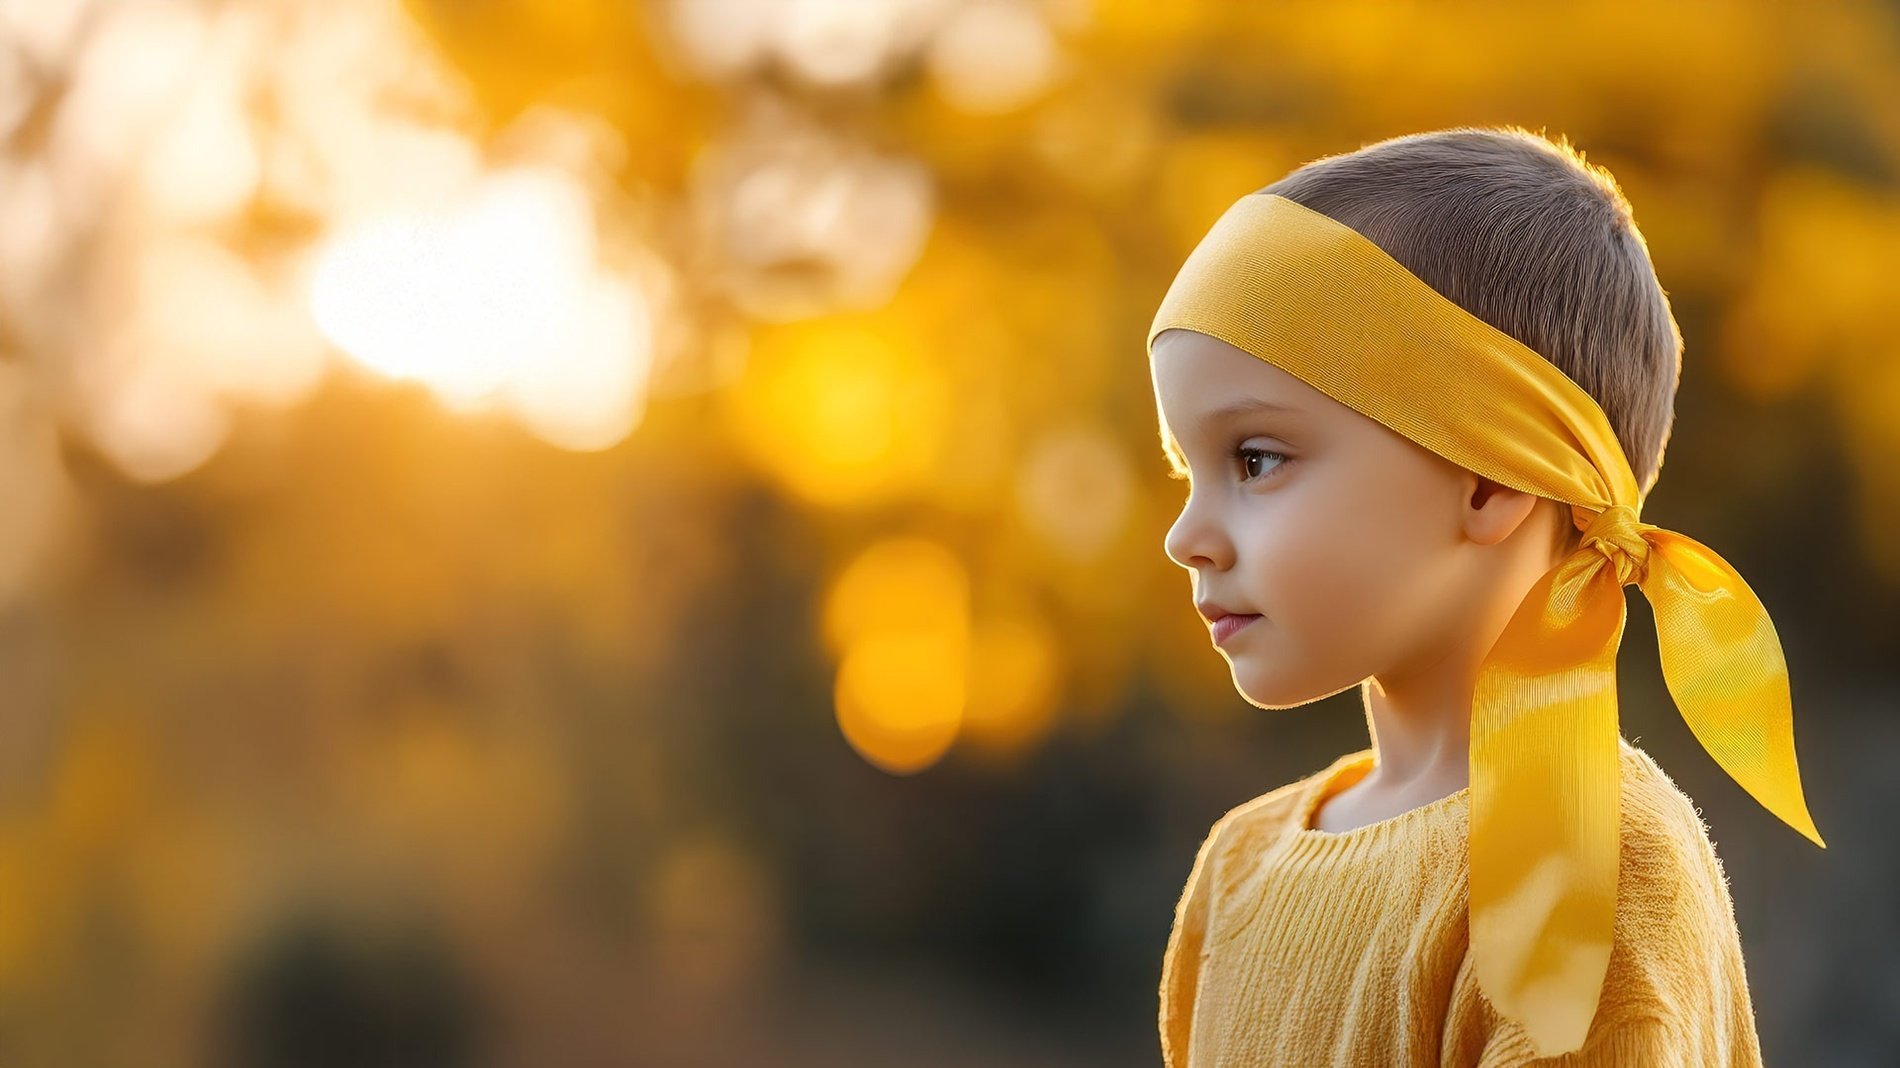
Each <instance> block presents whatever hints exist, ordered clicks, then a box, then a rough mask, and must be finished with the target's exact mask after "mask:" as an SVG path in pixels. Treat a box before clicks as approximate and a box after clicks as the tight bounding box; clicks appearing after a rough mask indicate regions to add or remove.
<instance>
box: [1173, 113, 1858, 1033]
mask: <svg viewBox="0 0 1900 1068" xmlns="http://www.w3.org/2000/svg"><path fill="white" fill-rule="evenodd" d="M1148 344H1149V350H1150V361H1151V367H1150V370H1151V372H1152V374H1153V378H1154V388H1155V397H1156V403H1157V410H1158V415H1159V418H1160V422H1161V438H1162V444H1163V448H1164V450H1165V451H1166V452H1167V454H1168V457H1169V459H1170V462H1171V463H1172V465H1173V466H1174V468H1175V476H1176V477H1178V478H1183V479H1186V480H1187V481H1188V496H1187V501H1186V504H1185V507H1184V509H1183V511H1182V512H1181V515H1180V517H1179V519H1178V520H1177V521H1176V522H1175V524H1174V526H1173V528H1172V529H1171V530H1170V531H1169V532H1168V536H1167V543H1166V548H1167V552H1168V555H1169V556H1170V557H1171V558H1172V559H1173V560H1174V561H1175V562H1176V563H1178V564H1180V565H1181V566H1182V567H1184V568H1186V569H1188V570H1189V571H1190V572H1192V573H1193V575H1194V576H1195V591H1194V593H1195V598H1196V604H1197V606H1198V607H1199V608H1200V610H1201V612H1202V614H1203V615H1205V616H1207V617H1208V618H1209V620H1210V621H1211V622H1212V624H1213V640H1214V641H1215V643H1216V644H1217V645H1218V646H1219V648H1220V650H1221V652H1222V654H1223V655H1224V656H1225V657H1226V659H1227V661H1228V663H1229V665H1230V667H1231V669H1232V673H1233V679H1234V684H1235V686H1236V687H1237V688H1238V689H1239V690H1240V692H1241V694H1242V695H1243V696H1244V697H1245V698H1246V699H1247V700H1248V701H1249V702H1250V703H1253V704H1255V705H1258V706H1260V707H1263V708H1288V707H1292V706H1295V705H1300V704H1305V703H1307V702H1310V701H1314V700H1317V699H1319V698H1322V697H1326V696H1329V695H1331V694H1334V693H1338V692H1340V691H1341V690H1344V689H1345V688H1347V687H1349V686H1353V685H1358V686H1359V687H1360V694H1361V697H1362V700H1363V701H1364V704H1365V708H1366V716H1367V722H1368V725H1369V727H1370V731H1371V742H1372V747H1371V748H1369V749H1366V750H1362V751H1359V752H1355V753H1350V754H1347V755H1344V756H1341V757H1340V758H1339V759H1337V760H1335V761H1334V762H1333V763H1332V764H1331V765H1330V766H1329V767H1327V768H1325V769H1324V770H1322V771H1319V772H1317V773H1316V774H1313V775H1310V776H1307V777H1306V778H1303V779H1300V780H1299V781H1297V782H1293V783H1290V784H1288V785H1285V786H1282V787H1280V788H1279V789H1276V790H1273V791H1272V792H1270V793H1267V794H1265V795H1263V796H1260V797H1257V798H1254V799H1253V800H1251V801H1247V802H1246V803H1244V804H1241V805H1239V806H1237V807H1235V808H1233V809H1231V810H1229V811H1228V812H1227V813H1226V814H1225V815H1224V816H1222V817H1221V818H1220V819H1219V820H1218V821H1216V822H1215V824H1214V826H1213V828H1212V829H1211V831H1210V832H1209V833H1208V835H1207V837H1206V840H1205V841H1204V842H1203V843H1202V845H1201V848H1200V851H1199V854H1198V856H1197V857H1196V859H1195V861H1194V865H1193V869H1192V872H1191V874H1190V875H1189V877H1188V880H1187V886H1186V888H1185V890H1184V891H1183V893H1182V895H1181V899H1180V904H1179V906H1178V908H1177V910H1176V913H1175V919H1174V927H1173V930H1172V932H1171V934H1170V936H1169V939H1168V946H1167V950H1166V954H1165V956H1164V958H1163V962H1162V973H1161V983H1160V995H1161V1007H1160V1029H1161V1046H1162V1054H1163V1060H1164V1062H1165V1064H1166V1065H1167V1066H1168V1068H1215V1066H1217V1065H1266V1064H1289V1065H1319V1064H1328V1065H1348V1064H1350V1065H1360V1064H1365V1065H1435V1064H1443V1065H1480V1064H1482V1065H1502V1064H1521V1063H1525V1062H1527V1061H1530V1060H1532V1059H1535V1058H1554V1059H1552V1060H1550V1061H1547V1062H1544V1063H1554V1064H1569V1065H1585V1064H1589V1065H1612V1064H1615V1065H1677V1064H1696V1065H1704V1064H1707V1065H1728V1064H1759V1063H1760V1061H1761V1053H1760V1048H1759V1043H1758V1040H1757V1037H1756V1033H1755V1022H1754V1012H1753V1005H1752V1002H1751V1000H1750V995H1749V990H1748V983H1747V975H1746V972H1745V969H1744V967H1743V961H1742V952H1741V943H1740V938H1739V936H1738V933H1737V931H1736V926H1735V919H1734V913H1733V909H1732V905H1731V901H1730V898H1729V893H1728V886H1727V882H1726V880H1725V876H1724V874H1723V871H1722V867H1721V864H1720V861H1719V860H1718V859H1717V857H1716V855H1715V852H1714V849H1713V847H1712V845H1711V843H1710V841H1709V838H1708V835H1707V832H1706V830H1705V828H1704V826H1703V824H1702V821H1701V818H1700V816H1699V814H1698V812H1697V810H1696V809H1695V807H1694V806H1693V804H1692V803H1691V802H1690V800H1689V799H1688V798H1687V797H1686V796H1685V795H1684V794H1683V793H1682V792H1681V791H1680V790H1679V789H1678V788H1677V787H1676V786H1675V784H1674V783H1673V782H1672V781H1671V780H1670V779H1669V777H1668V776H1667V775H1665V774H1664V773H1663V772H1662V770H1661V769H1660V768H1658V767H1657V765H1656V764H1655V763H1654V762H1653V761H1652V760H1651V759H1650V757H1649V756H1648V755H1647V754H1646V753H1644V752H1643V751H1642V750H1640V749H1638V748H1636V747H1635V746H1633V745H1631V744H1630V743H1629V742H1628V741H1627V740H1626V739H1624V738H1623V737H1622V735H1621V733H1620V731H1619V729H1618V727H1617V709H1616V685H1615V665H1616V651H1617V647H1618V644H1619V642H1620V640H1621V638H1622V632H1623V622H1624V614H1625V600H1624V593H1623V587H1624V586H1625V585H1627V584H1636V585H1638V586H1639V587H1640V588H1641V589H1642V591H1643V593H1644V595H1645V597H1646V598H1647V599H1648V600H1649V601H1650V603H1651V605H1652V607H1653V608H1654V611H1655V616H1656V625H1657V635H1658V642H1659V646H1660V652H1661V659H1662V665H1663V673H1664V676H1665V678H1666V680H1667V682H1668V685H1669V690H1670V693H1671V695H1672V696H1673V697H1674V699H1675V702H1676V704H1677V706H1678V707H1679V708H1680V709H1681V711H1682V714H1683V716H1684V718H1685V719H1686V720H1687V721H1688V722H1689V725H1690V727H1691V728H1692V730H1693V731H1694V733H1695V735H1696V737H1697V738H1698V739H1699V740H1700V741H1701V742H1702V744H1703V746H1704V747H1705V748H1707V749H1708V751H1709V752H1710V754H1711V755H1712V756H1713V757H1714V758H1715V759H1716V760H1717V761H1718V762H1719V763H1720V764H1721V765H1722V766H1723V767H1724V768H1725V769H1726V770H1727V771H1728V772H1729V773H1730V775H1732V776H1733V777H1734V778H1735V779H1736V780H1737V781H1738V782H1739V783H1740V784H1741V785H1742V786H1743V787H1744V788H1745V789H1747V790H1748V791H1749V792H1750V793H1751V794H1752V795H1753V796H1755V797H1756V798H1757V799H1758V800H1759V801H1761V803H1762V804H1763V805H1764V806H1766V807H1767V808H1768V809H1769V810H1770V811H1771V812H1773V813H1774V814H1775V815H1776V816H1778V817H1779V818H1781V819H1782V820H1784V821H1785V822H1787V823H1788V824H1789V825H1790V826H1792V827H1794V828H1795V829H1796V830H1798V831H1800V832H1801V833H1803V834H1805V835H1807V836H1808V837H1809V838H1811V839H1812V840H1813V841H1814V842H1815V843H1816V844H1823V843H1822V842H1821V837H1820V834H1819V832H1818V831H1816V830H1815V829H1814V825H1813V822H1812V820H1811V819H1810V818H1809V816H1808V812H1807V806H1806V801H1805V799H1804V798H1803V795H1802V790H1801V781H1800V776H1799V771H1798V769H1797V766H1796V762H1795V754H1794V740H1793V733H1792V717H1791V712H1790V708H1789V690H1788V679H1787V669H1786V665H1785V663H1784V661H1783V660H1782V655H1781V647H1780V644H1779V641H1778V639H1777V638H1776V637H1775V632H1774V627H1773V624H1772V623H1771V622H1770V620H1769V618H1768V616H1767V613H1766V612H1765V611H1764V610H1763V608H1762V606H1761V603H1760V601H1759V600H1757V599H1756V597H1755V595H1754V594H1753V592H1752V591H1750V590H1749V588H1748V585H1747V584H1746V583H1745V582H1743V581H1742V579H1741V577H1740V576H1739V575H1738V574H1736V573H1735V571H1734V569H1733V568H1731V567H1730V566H1729V565H1728V564H1727V562H1726V561H1724V560H1722V558H1721V557H1720V556H1718V555H1716V554H1715V553H1714V552H1713V551H1712V550H1710V549H1709V548H1708V547H1706V546H1704V545H1702V544H1700V543H1699V542H1696V541H1694V540H1693V539H1691V538H1688V537H1686V536H1684V535H1682V534H1679V533H1676V532H1674V531H1670V530H1666V529H1663V528H1661V527H1659V526H1655V525H1652V524H1649V523H1645V522H1642V521H1641V519H1640V518H1639V514H1640V511H1641V507H1642V502H1643V498H1644V496H1645V495H1646V494H1647V492H1648V490H1649V487H1650V486H1651V485H1653V484H1654V482H1655V480H1656V476H1657V474H1658V473H1659V471H1660V469H1661V464H1662V452H1663V447H1664V445H1665V443H1666V441H1667V439H1668V437H1669V430H1670V423H1671V420H1672V416H1673V405H1674V394H1675V389H1676V381H1677V377H1678V373H1679V372H1678V368H1679V366H1680V364H1679V353H1680V347H1681V339H1680V335H1679V333H1678V331H1677V328H1676V324H1675V320H1674V318H1673V316H1672V314H1671V312H1670V309H1669V302H1668V300H1667V298H1666V297H1665V295H1664V292H1663V289H1662V287H1661V286H1660V284H1659V283H1658V282H1657V280H1656V277H1655V274H1654V272H1653V270H1652V268H1651V265H1650V262H1649V257H1648V251H1647V248H1646V246H1645V244H1644V241H1643V239H1642V237H1641V235H1640V234H1639V233H1638V231H1637V229H1636V226H1635V223H1634V222H1633V221H1632V219H1631V217H1630V209H1629V205H1628V203H1627V201H1626V200H1625V199H1624V198H1623V195H1622V193H1621V192H1620V191H1619V190H1618V188H1617V186H1616V183H1615V181H1614V180H1613V179H1612V178H1611V177H1610V176H1609V174H1608V173H1607V172H1605V171H1603V170H1602V169H1601V168H1598V167H1596V166H1594V165H1590V164H1586V163H1585V162H1584V160H1583V159H1582V157H1581V155H1579V154H1577V153H1576V152H1575V151H1574V150H1572V149H1571V148H1570V147H1569V146H1568V145H1564V144H1555V143H1552V142H1550V141H1548V140H1546V139H1545V138H1543V137H1541V136H1539V135H1537V134H1533V133H1530V132H1529V131H1525V130H1521V129H1518V128H1515V127H1507V128H1473V127H1464V128H1459V129H1453V130H1443V131H1436V132H1430V133H1424V134H1416V135H1411V136H1406V137H1399V138H1394V139H1391V140H1388V141H1382V142H1379V143H1377V144H1373V145H1369V146H1367V147H1365V148H1362V149H1360V150H1358V151H1356V152H1351V153H1346V154H1343V155H1339V156H1332V157H1327V158H1324V159H1320V160H1317V161H1314V162H1312V163H1309V164H1307V165H1306V166H1304V167H1301V168H1300V169H1299V170H1297V171H1295V172H1293V173H1292V174H1291V175H1289V176H1287V177H1286V178H1283V179H1282V180H1280V181H1279V182H1276V183H1274V184H1273V185H1270V186H1268V187H1267V188H1266V189H1264V190H1262V191H1261V192H1259V193H1256V194H1253V195H1250V196H1247V197H1243V198H1241V200H1240V201H1239V202H1237V203H1236V204H1235V205H1234V206H1233V207H1232V208H1230V209H1229V210H1228V211H1227V213H1226V214H1225V215H1223V216H1222V217H1221V219H1220V220H1219V221H1218V222H1217V223H1216V224H1215V226H1214V228H1213V229H1212V230H1211V231H1210V232H1209V234H1208V235H1207V237H1206V238H1204V239H1203V240H1202V242H1201V244H1200V245H1199V246H1198V247H1197V248H1196V249H1195V250H1194V252H1193V254H1192V255H1191V256H1190V257H1189V258H1188V261H1187V263H1186V264H1185V265H1184V266H1183V267H1182V269H1181V272H1180V274H1179V275H1178V276H1177V277H1176V279H1175V281H1174V284H1173V285H1172V286H1171V287H1170V289H1169V291H1168V294H1167V296H1166V298H1165V299H1164V300H1163V302H1162V305H1161V308H1160V310H1159V311H1158V313H1157V314H1156V316H1155V320H1154V324H1153V326H1152V327H1151V329H1150V331H1149V335H1148Z"/></svg>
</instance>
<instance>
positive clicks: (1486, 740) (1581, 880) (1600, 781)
mask: <svg viewBox="0 0 1900 1068" xmlns="http://www.w3.org/2000/svg"><path fill="white" fill-rule="evenodd" d="M1625 608H1626V606H1625V602H1624V598H1623V588H1622V586H1621V585H1620V584H1618V582H1617V580H1616V573H1615V571H1614V569H1613V568H1611V567H1610V566H1609V563H1608V561H1607V560H1606V559H1605V557H1604V556H1603V554H1601V553H1599V552H1596V551H1594V550H1586V551H1582V552H1577V553H1573V554H1571V555H1570V556H1569V557H1567V558H1565V559H1564V560H1563V561H1562V562H1560V563H1559V564H1557V565H1556V566H1555V567H1553V568H1552V569H1551V570H1550V571H1548V572H1546V573H1545V574H1544V576H1543V577H1541V578H1540V579H1538V582H1537V584H1536V585H1535V586H1533V587H1532V588H1531V590H1530V592H1529V593H1528V594H1527V595H1526V596H1525V598H1524V601H1523V603H1522V604H1520V605H1519V606H1518V609H1517V611H1516V613H1515V614H1514V615H1513V616H1512V618H1511V621H1510V623H1509V624H1507V625H1506V627H1505V629H1504V632H1503V634H1502V635H1500V637H1499V639H1498V642H1497V644H1496V645H1494V646H1493V647H1492V649H1491V652H1490V653H1489V654H1487V656H1486V658H1485V661H1484V663H1483V664H1482V665H1481V666H1480V668H1479V672H1478V679H1477V689H1476V693H1475V695H1474V698H1473V709H1474V715H1473V720H1472V725H1471V806H1470V840H1469V844H1468V850H1469V855H1470V871H1471V888H1470V931H1471V953H1472V958H1473V967H1474V969H1475V971H1476V974H1477V977H1478V984H1479V987H1480V989H1482V990H1483V991H1484V993H1485V995H1486V996H1487V997H1489V998H1490V999H1491V1001H1492V1003H1493V1004H1494V1005H1496V1006H1497V1008H1498V1009H1499V1011H1500V1012H1502V1013H1503V1014H1504V1015H1505V1016H1506V1017H1509V1018H1511V1019H1513V1020H1515V1021H1517V1022H1518V1023H1519V1024H1521V1025H1522V1026H1523V1027H1524V1029H1525V1031H1526V1032H1527V1034H1528V1035H1529V1036H1530V1038H1531V1040H1532V1042H1533V1043H1534V1044H1535V1045H1536V1046H1537V1048H1538V1050H1539V1053H1540V1054H1541V1055H1543V1056H1554V1055H1556V1054H1558V1053H1563V1052H1568V1051H1570V1050H1574V1049H1577V1048H1578V1047H1580V1046H1581V1045H1582V1044H1583V1040H1584V1036H1585V1035H1586V1034H1587V1033H1588V1031H1589V1027H1590V1021H1591V1020H1592V1019H1593V1018H1594V1017H1595V1015H1596V1009H1597V999H1598V997H1599V995H1600V994H1601V992H1602V987H1603V978H1604V975H1605V973H1606V972H1607V970H1608V968H1609V961H1610V944H1611V938H1612V935H1613V932H1614V927H1615V919H1616V881H1617V861H1618V851H1617V848H1618V847H1617V841H1618V836H1617V828H1618V824H1619V822H1620V819H1621V794H1620V784H1621V781H1622V777H1621V769H1620V754H1619V751H1618V732H1617V707H1616V651H1617V646H1618V644H1619V643H1620V642H1621V641H1622V637H1623V623H1624V618H1625Z"/></svg>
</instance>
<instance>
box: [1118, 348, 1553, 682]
mask: <svg viewBox="0 0 1900 1068" xmlns="http://www.w3.org/2000/svg"><path fill="white" fill-rule="evenodd" d="M1151 370H1152V373H1153V376H1154V385H1155V397H1156V403H1157V405H1158V408H1159V415H1160V418H1161V422H1162V426H1163V429H1164V433H1165V435H1166V438H1168V439H1172V440H1173V441H1174V442H1176V443H1177V444H1178V448H1179V450H1180V453H1179V454H1178V456H1177V457H1175V458H1174V459H1173V462H1175V463H1177V464H1185V467H1186V471H1185V474H1186V477H1187V480H1188V481H1187V485H1188V495H1187V500H1186V502H1185V505H1184V507H1183V508H1182V511H1181V514H1180V517H1179V518H1178V519H1176V520H1175V522H1174V525H1173V527H1172V528H1171V529H1170V530H1169V531H1168V535H1167V540H1166V549H1167V553H1168V556H1169V557H1170V558H1171V559H1173V560H1174V562H1175V563H1177V564H1180V565H1181V566H1182V567H1184V568H1187V569H1188V570H1189V571H1191V572H1193V574H1194V576H1195V577H1194V598H1195V600H1197V601H1202V602H1212V603H1213V604H1215V605H1219V606H1220V607H1221V608H1224V609H1226V610H1227V611H1229V612H1234V613H1242V614H1247V613H1257V614H1259V615H1260V616H1261V617H1262V618H1260V619H1257V620H1255V621H1254V622H1252V623H1251V624H1249V625H1247V626H1246V627H1244V628H1242V629H1240V630H1239V631H1238V632H1236V633H1234V634H1233V635H1232V636H1230V637H1228V638H1227V639H1226V640H1225V642H1224V643H1222V644H1221V645H1220V646H1219V648H1220V650H1221V653H1222V655H1224V656H1225V657H1226V658H1227V659H1228V661H1229V663H1230V665H1231V667H1232V669H1233V675H1234V683H1235V685H1236V687H1237V688H1238V689H1239V690H1240V692H1241V693H1242V695H1243V696H1245V697H1246V698H1247V699H1248V700H1249V701H1250V702H1251V703H1253V704H1256V705H1258V706H1261V707H1265V708H1287V707H1292V706H1295V705H1300V704H1305V703H1307V702H1311V701H1315V700H1318V699H1320V698H1322V697H1326V696H1329V695H1331V694H1334V693H1337V692H1339V691H1341V690H1343V689H1345V688H1347V687H1349V686H1354V685H1357V684H1358V683H1359V682H1360V681H1362V680H1364V679H1366V678H1368V677H1373V676H1378V677H1381V679H1382V681H1383V680H1384V678H1385V677H1386V676H1387V675H1388V674H1401V675H1403V674H1407V673H1409V670H1410V669H1411V668H1415V667H1422V666H1427V665H1430V664H1431V663H1433V662H1434V661H1436V660H1439V659H1441V658H1443V657H1444V656H1445V655H1446V653H1447V651H1448V650H1450V649H1451V648H1453V647H1454V646H1455V644H1456V642H1457V641H1458V639H1459V636H1460V633H1461V632H1464V631H1468V630H1470V629H1472V627H1471V624H1473V622H1474V621H1475V619H1476V618H1477V617H1478V615H1479V614H1480V613H1481V612H1482V611H1485V610H1490V611H1495V608H1494V607H1493V606H1484V607H1483V608H1481V606H1480V605H1478V604H1476V603H1475V602H1476V601H1477V600H1478V599H1479V598H1480V596H1481V595H1480V594H1479V593H1478V592H1477V591H1479V590H1481V589H1483V588H1484V585H1485V584H1484V583H1483V582H1481V581H1479V572H1478V570H1477V569H1479V568H1481V567H1484V566H1486V565H1487V563H1489V564H1491V565H1492V566H1495V559H1492V560H1489V561H1487V560H1485V559H1481V558H1479V556H1478V555H1476V554H1473V553H1472V552H1470V551H1468V550H1469V549H1471V548H1473V546H1472V543H1471V539H1470V537H1469V536H1468V522H1467V515H1468V512H1467V507H1466V505H1467V501H1468V499H1469V497H1470V495H1471V493H1472V491H1473V490H1474V489H1475V488H1476V485H1477V476H1475V475H1473V474H1472V473H1471V472H1468V471H1465V470H1464V469H1462V468H1460V467H1458V466H1457V465H1455V464H1453V463H1452V462H1451V461H1449V460H1446V459H1445V458H1443V457H1441V456H1439V455H1437V454H1436V453H1433V452H1431V451H1430V450H1427V449H1425V448H1423V447H1422V446H1419V445H1417V444H1415V443H1414V442H1412V441H1410V440H1409V439H1407V438H1405V437H1403V436H1401V435H1399V434H1397V433H1395V432H1394V431H1392V430H1390V429H1388V428H1386V427H1385V426H1384V425H1383V424H1381V423H1379V422H1377V421H1375V420H1373V419H1371V418H1370V417H1368V416H1365V415H1361V414H1360V413H1359V412H1356V411H1354V410H1353V409H1351V408H1349V407H1347V406H1345V405H1344V404H1341V403H1340V402H1338V401H1336V400H1334V399H1332V398H1331V397H1329V396H1327V395H1326V394H1324V393H1322V392H1320V391H1319V390H1317V389H1315V388H1313V387H1312V386H1309V385H1307V384H1306V383H1305V382H1303V381H1301V380H1300V379H1298V378H1296V377H1294V376H1293V375H1291V374H1289V373H1287V372H1286V371H1283V370H1281V369H1280V368H1278V367H1275V366H1274V365H1272V364H1270V363H1268V362H1266V361H1265V360H1261V359H1258V358H1256V357H1255V356H1253V355H1251V354H1249V353H1247V352H1245V351H1243V350H1241V349H1238V348H1235V347H1234V346H1232V345H1229V344H1227V343H1226V342H1223V341H1220V340H1217V339H1215V338H1212V337H1209V336H1208V335H1205V334H1200V333H1196V332H1193V331H1189V330H1168V331H1164V332H1163V333H1162V334H1161V335H1160V336H1159V337H1157V338H1156V340H1155V344H1154V349H1153V357H1152V364H1151ZM1248 401H1264V402H1267V403H1270V404H1275V405H1282V406H1284V407H1283V408H1282V409H1275V410H1251V411H1249V410H1240V411H1224V410H1225V409H1229V408H1230V407H1232V406H1236V405H1243V404H1245V403H1246V402H1248ZM1164 440H1165V439H1164ZM1544 503H1546V504H1554V502H1544ZM1519 592H1520V593H1521V590H1520V591H1519Z"/></svg>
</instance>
